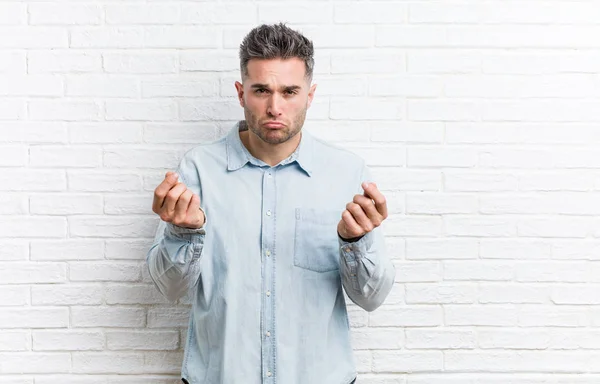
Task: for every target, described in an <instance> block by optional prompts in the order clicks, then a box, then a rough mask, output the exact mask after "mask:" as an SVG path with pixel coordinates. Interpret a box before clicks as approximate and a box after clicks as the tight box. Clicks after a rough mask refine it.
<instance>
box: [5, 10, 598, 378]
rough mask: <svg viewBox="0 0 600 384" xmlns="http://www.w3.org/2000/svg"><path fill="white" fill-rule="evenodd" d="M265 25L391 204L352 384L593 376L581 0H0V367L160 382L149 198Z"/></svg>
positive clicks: (208, 119) (29, 373)
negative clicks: (285, 41) (249, 36)
mask: <svg viewBox="0 0 600 384" xmlns="http://www.w3.org/2000/svg"><path fill="white" fill-rule="evenodd" d="M280 20H282V21H288V22H289V25H290V26H292V27H294V28H297V29H300V30H301V31H303V32H304V33H305V34H306V35H307V36H308V37H309V38H311V39H313V40H314V42H315V45H316V50H317V54H316V75H315V82H316V83H318V84H319V86H318V89H317V93H316V99H315V103H314V104H313V107H312V108H311V109H310V110H309V116H308V119H309V121H307V124H306V128H307V129H310V130H311V131H312V132H313V133H315V134H316V135H318V136H320V137H322V138H324V139H326V140H329V141H331V142H334V143H337V144H339V145H341V146H344V147H346V148H349V149H351V150H353V151H356V152H357V153H359V154H360V155H362V156H364V157H365V158H366V159H367V161H368V163H369V165H370V166H371V167H372V169H373V171H374V174H375V177H376V178H377V180H378V182H379V183H378V184H379V186H380V188H381V189H382V190H383V191H384V192H385V195H386V196H387V198H388V204H389V208H390V212H391V216H390V217H389V219H388V220H387V221H386V222H385V225H384V228H385V232H386V235H387V244H388V249H389V255H390V257H392V258H393V259H394V262H395V264H396V267H397V279H396V280H397V281H396V284H395V286H394V289H393V291H392V293H391V294H390V296H389V297H388V300H387V301H386V303H385V304H384V305H383V306H382V307H380V308H379V309H378V310H376V311H375V312H372V313H367V312H365V311H363V310H361V309H360V308H358V307H356V306H354V305H350V306H349V311H350V313H351V323H352V326H353V330H352V334H353V343H354V348H355V356H356V362H357V366H358V369H359V370H360V378H359V380H358V382H359V383H361V384H362V383H373V384H384V383H385V384H392V383H393V384H476V383H477V384H500V383H502V384H505V383H522V384H541V383H544V384H548V383H564V384H566V383H569V384H571V383H578V384H581V383H590V384H591V383H598V382H600V239H599V237H600V192H599V189H600V126H599V122H600V77H599V72H600V39H599V38H598V36H600V21H599V20H600V1H591V0H590V1H554V0H548V1H528V0H522V1H475V0H470V1H469V0H464V1H461V2H455V1H427V0H423V1H345V2H343V1H300V2H282V1H280V2H251V1H245V2H239V1H238V2H230V1H187V2H184V1H181V2H180V1H150V0H149V1H118V2H117V1H113V2H109V1H88V2H86V1H54V2H37V1H30V2H19V1H6V0H4V1H0V200H1V202H2V203H1V204H0V260H1V261H0V383H2V384H8V383H10V384H55V383H62V384H74V383H77V384H100V383H101V384H107V383H128V384H141V383H144V384H147V383H150V384H167V383H168V384H174V383H179V380H178V379H177V377H178V373H179V370H180V366H181V359H182V350H183V344H182V342H183V340H185V332H186V330H185V327H186V325H187V312H188V307H187V306H186V305H185V303H184V304H179V305H171V304H169V303H167V302H166V301H165V300H164V299H162V298H161V297H160V295H159V294H158V291H157V290H156V289H155V288H154V286H153V285H152V284H151V281H150V279H149V278H148V274H147V272H146V268H145V265H144V258H145V252H146V251H147V249H148V247H149V245H150V242H151V237H152V236H153V234H154V230H155V226H156V224H157V218H156V217H155V215H153V214H152V212H151V209H150V205H151V204H150V203H151V199H152V191H153V189H154V188H155V186H156V185H157V184H158V182H159V181H160V180H161V179H162V178H163V175H164V172H165V171H166V170H169V169H173V168H174V167H175V166H176V165H177V163H178V161H179V159H180V157H181V155H182V154H183V153H184V152H185V151H186V150H187V149H188V148H191V147H192V146H194V145H195V144H196V143H199V142H203V141H206V140H213V139H215V138H218V137H220V136H221V135H223V134H224V133H225V132H226V131H227V130H229V129H230V128H231V126H232V124H233V122H234V121H235V120H237V119H239V118H241V117H242V116H243V114H242V110H241V108H240V107H239V104H238V102H237V100H236V98H235V93H234V86H233V82H234V81H235V80H236V79H238V76H239V69H238V68H239V62H238V58H237V48H238V46H239V43H240V41H241V38H242V37H243V36H244V35H245V34H246V33H247V32H248V31H249V30H250V29H251V28H252V27H254V26H256V25H257V24H258V23H261V22H276V21H280ZM213 188H219V186H218V185H217V186H213ZM315 384H319V383H315ZM326 384H329V383H326Z"/></svg>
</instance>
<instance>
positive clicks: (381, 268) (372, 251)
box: [338, 166, 396, 312]
mask: <svg viewBox="0 0 600 384" xmlns="http://www.w3.org/2000/svg"><path fill="white" fill-rule="evenodd" d="M362 181H372V177H371V174H370V171H369V169H368V168H367V167H366V166H364V169H363V174H362V177H361V182H362ZM360 191H361V193H362V187H361V188H360ZM383 225H385V221H384V223H382V225H380V226H379V227H377V228H375V229H373V230H372V231H371V232H369V233H367V234H366V235H364V236H363V237H361V238H360V239H359V240H357V241H355V242H347V241H344V240H343V239H342V238H340V237H339V235H338V242H339V247H340V273H341V278H342V285H343V286H344V290H345V291H346V294H347V295H348V297H349V298H350V299H351V300H352V301H353V302H354V303H355V304H357V305H358V306H360V307H361V308H363V309H365V310H366V311H369V312H371V311H374V310H375V309H377V308H378V307H379V306H380V305H381V304H382V303H383V302H384V300H385V298H386V297H387V296H388V294H389V293H390V291H391V290H392V287H393V285H394V280H395V276H396V269H395V267H394V264H393V263H392V262H391V260H390V259H389V258H388V256H387V255H386V252H385V239H384V236H383V231H382V226H383Z"/></svg>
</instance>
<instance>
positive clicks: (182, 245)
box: [146, 158, 209, 301]
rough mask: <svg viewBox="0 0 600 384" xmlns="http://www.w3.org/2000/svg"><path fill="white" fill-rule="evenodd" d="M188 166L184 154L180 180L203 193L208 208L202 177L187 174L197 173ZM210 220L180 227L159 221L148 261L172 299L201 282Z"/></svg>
mask: <svg viewBox="0 0 600 384" xmlns="http://www.w3.org/2000/svg"><path fill="white" fill-rule="evenodd" d="M189 167H190V165H189V163H188V162H187V161H186V159H185V158H184V160H182V163H181V164H180V166H179V169H178V170H177V173H178V174H179V177H180V179H181V181H182V182H183V183H185V185H186V186H187V187H188V188H190V189H191V190H192V191H193V192H194V193H197V194H198V195H199V196H200V204H201V208H202V209H203V210H204V211H206V210H205V207H203V206H202V195H201V186H200V181H199V180H196V179H197V178H196V179H194V178H190V177H185V175H186V174H194V172H186V171H189V169H188V168H189ZM190 179H192V180H190ZM208 220H209V219H208V217H205V221H204V224H203V225H202V227H201V228H198V229H192V228H183V227H179V226H177V225H174V224H171V223H167V222H165V221H163V220H160V222H159V225H158V228H157V230H156V235H155V237H154V241H153V244H152V246H151V247H150V249H149V251H148V253H147V254H146V263H147V265H148V271H149V273H150V277H151V279H152V281H153V282H154V284H155V285H156V287H157V288H158V290H159V291H160V293H161V294H162V295H163V296H164V297H166V298H167V299H168V300H169V301H176V300H177V299H179V298H181V297H183V296H184V295H185V294H187V293H190V291H191V289H192V288H193V287H195V286H196V284H197V282H198V279H199V277H200V261H201V258H202V250H203V248H204V240H205V237H206V225H207V222H208Z"/></svg>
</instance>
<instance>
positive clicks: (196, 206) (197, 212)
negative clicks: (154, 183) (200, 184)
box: [152, 172, 206, 229]
mask: <svg viewBox="0 0 600 384" xmlns="http://www.w3.org/2000/svg"><path fill="white" fill-rule="evenodd" d="M178 179H179V175H177V173H175V172H167V175H166V176H165V179H164V180H163V182H162V183H160V184H159V186H158V187H156V189H155V190H154V201H153V202H152V211H154V213H156V214H158V215H159V216H160V218H161V219H162V220H163V221H166V222H167V223H171V224H174V225H177V226H179V227H184V228H192V229H198V228H200V227H202V226H203V225H204V221H205V220H206V218H205V217H204V213H203V211H202V210H201V209H200V197H199V196H198V195H196V194H195V193H194V192H192V191H191V190H189V189H188V188H187V187H186V186H185V184H183V183H180V182H178Z"/></svg>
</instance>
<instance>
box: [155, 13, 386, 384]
mask: <svg viewBox="0 0 600 384" xmlns="http://www.w3.org/2000/svg"><path fill="white" fill-rule="evenodd" d="M240 65H241V74H242V83H239V82H236V83H235V87H236V89H237V93H238V98H239V101H240V105H241V106H242V107H243V108H244V114H245V120H244V121H240V122H239V123H237V124H236V125H235V126H234V127H233V129H232V130H231V131H230V132H229V134H227V135H226V136H225V137H224V138H222V139H220V140H218V141H216V142H212V143H208V144H204V145H200V146H198V147H196V148H194V149H192V150H190V151H189V152H187V153H186V154H185V156H184V158H183V160H182V161H181V163H180V165H179V169H178V170H177V172H176V173H175V172H168V173H167V175H166V177H165V180H164V181H163V182H162V183H161V184H160V185H159V186H158V187H157V188H156V190H155V193H154V202H153V211H154V212H156V213H157V214H158V215H160V218H161V219H162V220H161V222H160V225H159V227H158V230H157V234H156V239H155V242H154V245H153V246H152V248H151V249H150V251H149V252H148V255H147V262H148V266H149V270H150V276H151V277H152V279H153V280H154V282H155V283H156V286H157V287H158V289H159V290H160V292H161V293H162V294H163V295H164V296H166V297H167V298H169V299H170V300H176V299H177V298H179V297H181V296H183V295H184V294H185V293H187V292H189V293H190V295H189V297H190V298H191V302H192V311H191V316H190V322H189V330H188V337H187V340H186V346H185V355H184V360H183V366H182V378H183V382H184V383H190V384H208V383H213V384H216V383H223V384H238V383H244V384H259V383H261V384H262V383H280V384H307V383H309V384H348V383H353V382H354V381H355V380H356V368H355V363H354V358H353V351H352V346H351V342H350V329H349V324H348V316H347V312H346V304H345V300H344V295H343V291H342V288H343V289H344V290H345V292H346V294H347V295H348V297H349V298H350V299H351V300H352V301H353V302H354V303H356V304H357V305H359V306H360V307H362V308H364V309H365V310H367V311H373V310H375V309H376V308H377V307H379V306H380V305H381V303H382V302H383V301H384V299H385V298H386V296H387V295H388V293H389V292H390V290H391V288H392V285H393V282H394V276H395V269H394V266H393V264H392V263H391V262H390V260H389V258H388V257H386V255H385V253H384V247H385V246H384V239H383V235H382V232H381V228H380V227H379V226H380V224H381V222H382V221H383V220H384V219H385V218H386V217H387V207H386V201H385V198H384V196H383V195H382V194H381V192H380V191H379V190H378V189H377V186H376V185H375V184H374V183H372V182H370V181H371V177H370V174H369V170H368V168H367V167H366V166H365V162H364V160H362V159H361V158H360V157H358V156H357V155H355V154H353V153H351V152H349V151H346V150H343V149H340V148H337V147H333V146H331V145H329V144H327V143H325V142H323V141H321V140H318V139H317V138H315V137H313V136H311V135H310V134H309V133H308V132H307V131H302V126H303V124H304V120H305V116H306V110H307V109H308V108H309V107H310V104H311V102H312V100H313V97H314V93H315V89H316V85H312V86H311V82H312V71H313V65H314V61H313V45H312V43H311V42H310V41H309V40H308V39H307V38H306V37H304V36H303V35H301V34H300V33H298V32H296V31H293V30H291V29H290V28H288V27H287V26H285V25H283V24H277V25H261V26H259V27H257V28H255V29H253V30H252V31H250V33H249V34H248V35H247V36H246V37H245V38H244V40H243V42H242V44H241V46H240Z"/></svg>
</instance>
